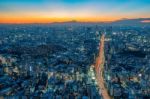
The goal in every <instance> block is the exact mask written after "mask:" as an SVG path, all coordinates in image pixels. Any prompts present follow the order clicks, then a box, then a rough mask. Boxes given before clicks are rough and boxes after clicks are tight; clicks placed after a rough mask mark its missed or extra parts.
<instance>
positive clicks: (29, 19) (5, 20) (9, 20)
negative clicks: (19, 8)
mask: <svg viewBox="0 0 150 99" xmlns="http://www.w3.org/2000/svg"><path fill="white" fill-rule="evenodd" d="M118 19H119V18H99V17H86V18H83V17H82V18H81V17H79V18H77V17H75V18H67V17H64V18H47V17H46V18H44V17H39V18H37V17H25V18H23V17H19V18H17V17H12V18H8V17H0V23H16V24H17V23H18V24H19V23H52V22H67V21H72V20H75V21H77V22H110V21H115V20H118Z"/></svg>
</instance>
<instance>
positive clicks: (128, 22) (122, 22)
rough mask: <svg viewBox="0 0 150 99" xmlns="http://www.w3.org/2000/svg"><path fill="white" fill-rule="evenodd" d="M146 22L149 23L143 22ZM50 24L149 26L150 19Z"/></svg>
mask: <svg viewBox="0 0 150 99" xmlns="http://www.w3.org/2000/svg"><path fill="white" fill-rule="evenodd" d="M147 20H148V21H149V22H145V21H147ZM52 24H101V25H150V18H137V19H127V18H124V19H120V20H117V21H113V22H78V21H76V20H72V21H66V22H53V23H52Z"/></svg>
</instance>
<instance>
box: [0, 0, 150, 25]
mask: <svg viewBox="0 0 150 99" xmlns="http://www.w3.org/2000/svg"><path fill="white" fill-rule="evenodd" d="M149 9H150V0H0V23H49V22H63V21H70V20H77V21H82V22H101V21H103V22H105V21H114V20H118V19H122V18H150V10H149Z"/></svg>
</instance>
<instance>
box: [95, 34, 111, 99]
mask: <svg viewBox="0 0 150 99" xmlns="http://www.w3.org/2000/svg"><path fill="white" fill-rule="evenodd" d="M104 40H105V36H104V34H103V35H102V37H101V39H100V46H99V54H98V56H97V58H96V63H95V72H96V79H97V82H98V86H99V88H100V94H101V95H102V97H103V99H111V98H110V96H109V94H108V91H107V89H106V88H105V86H104V83H105V82H104V79H103V76H102V72H103V66H104V62H105V57H104Z"/></svg>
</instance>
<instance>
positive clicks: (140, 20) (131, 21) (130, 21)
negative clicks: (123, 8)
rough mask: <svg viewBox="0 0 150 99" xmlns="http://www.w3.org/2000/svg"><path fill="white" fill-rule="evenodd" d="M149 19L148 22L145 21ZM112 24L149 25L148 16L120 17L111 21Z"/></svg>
mask: <svg viewBox="0 0 150 99" xmlns="http://www.w3.org/2000/svg"><path fill="white" fill-rule="evenodd" d="M145 21H149V22H145ZM111 24H114V25H150V18H137V19H121V20H117V21H114V22H111Z"/></svg>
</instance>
